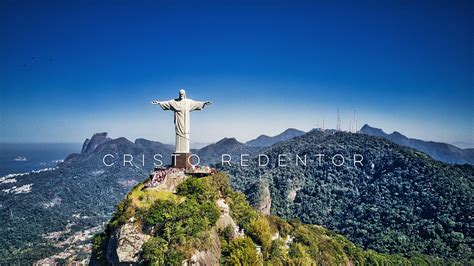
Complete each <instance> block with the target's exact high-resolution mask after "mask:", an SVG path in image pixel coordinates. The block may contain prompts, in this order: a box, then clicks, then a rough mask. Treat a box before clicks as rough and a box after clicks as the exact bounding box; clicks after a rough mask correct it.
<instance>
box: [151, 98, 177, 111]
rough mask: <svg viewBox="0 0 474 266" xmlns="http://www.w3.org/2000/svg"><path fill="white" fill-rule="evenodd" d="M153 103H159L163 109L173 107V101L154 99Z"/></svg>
mask: <svg viewBox="0 0 474 266" xmlns="http://www.w3.org/2000/svg"><path fill="white" fill-rule="evenodd" d="M151 104H158V105H160V107H161V109H163V110H170V109H171V108H172V107H171V101H164V102H160V101H158V100H154V101H152V102H151Z"/></svg>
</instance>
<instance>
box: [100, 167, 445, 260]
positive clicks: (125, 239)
mask: <svg viewBox="0 0 474 266" xmlns="http://www.w3.org/2000/svg"><path fill="white" fill-rule="evenodd" d="M167 178H168V177H167ZM173 180H177V179H173ZM174 185H175V186H176V187H175V188H176V189H175V190H176V191H175V193H173V190H174V189H145V188H144V183H140V184H139V185H137V186H135V187H134V188H133V189H132V191H131V192H130V193H129V194H128V195H127V196H126V198H125V199H124V200H123V201H122V202H121V203H120V204H119V205H118V207H117V211H116V213H115V215H114V217H113V219H112V220H111V221H110V222H109V223H108V224H107V226H106V229H105V231H104V232H102V233H101V234H98V235H96V236H95V237H94V240H93V253H92V259H91V264H93V265H107V264H110V263H112V264H118V263H143V264H151V265H182V263H183V261H187V262H188V263H190V264H192V263H201V265H215V264H221V265H361V264H369V265H381V264H383V265H388V264H394V265H395V264H396V265H436V264H439V265H445V264H446V263H447V261H443V260H440V259H434V258H431V257H428V256H424V255H416V254H411V255H409V256H404V257H402V256H400V255H388V254H381V253H377V252H375V251H371V250H364V249H362V248H361V247H359V246H357V245H354V244H353V243H352V242H350V241H349V240H347V239H346V238H345V237H343V236H341V235H338V234H336V233H334V232H332V231H330V230H327V229H325V228H323V227H321V226H317V225H307V224H303V223H301V222H299V221H297V220H290V221H285V220H283V219H281V218H278V217H276V216H267V215H264V214H262V213H260V212H258V211H256V210H255V209H254V208H252V207H251V206H250V205H249V203H248V202H247V201H246V199H245V196H244V194H242V193H240V192H235V191H234V190H232V189H231V187H230V185H229V179H228V176H227V175H226V174H224V173H218V174H213V175H209V176H206V177H204V178H195V177H187V178H184V181H183V182H177V181H176V182H175V184H174ZM198 265H199V264H198Z"/></svg>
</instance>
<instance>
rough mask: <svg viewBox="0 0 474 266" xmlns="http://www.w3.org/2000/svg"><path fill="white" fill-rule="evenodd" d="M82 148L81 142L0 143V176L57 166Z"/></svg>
mask: <svg viewBox="0 0 474 266" xmlns="http://www.w3.org/2000/svg"><path fill="white" fill-rule="evenodd" d="M81 148H82V144H80V143H0V177H3V176H6V175H9V174H20V173H28V172H31V171H39V170H43V169H47V168H53V167H56V165H57V163H58V162H60V161H62V160H64V159H65V158H66V157H67V156H68V155H69V154H71V153H80V152H81ZM23 158H24V159H23ZM20 159H23V160H20Z"/></svg>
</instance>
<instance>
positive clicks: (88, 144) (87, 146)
mask: <svg viewBox="0 0 474 266" xmlns="http://www.w3.org/2000/svg"><path fill="white" fill-rule="evenodd" d="M109 140H111V139H110V138H108V137H107V132H102V133H95V134H94V136H92V138H91V139H86V140H85V141H84V144H83V145H82V151H81V154H88V153H91V152H93V151H94V150H95V149H96V148H97V147H98V146H99V145H101V144H104V143H106V142H107V141H109Z"/></svg>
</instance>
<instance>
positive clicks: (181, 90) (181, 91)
mask: <svg viewBox="0 0 474 266" xmlns="http://www.w3.org/2000/svg"><path fill="white" fill-rule="evenodd" d="M179 99H180V100H182V99H186V91H185V90H184V89H180V90H179Z"/></svg>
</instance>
